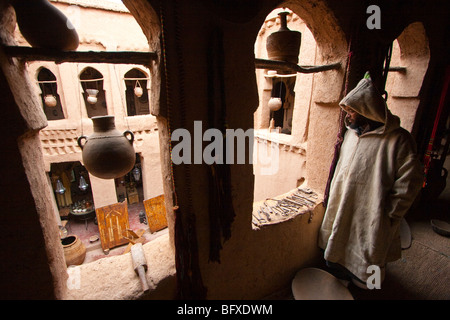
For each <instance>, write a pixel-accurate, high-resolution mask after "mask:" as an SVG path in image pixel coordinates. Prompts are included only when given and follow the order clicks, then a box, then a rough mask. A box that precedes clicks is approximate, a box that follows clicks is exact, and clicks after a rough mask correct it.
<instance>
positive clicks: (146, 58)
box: [2, 46, 158, 66]
mask: <svg viewBox="0 0 450 320" xmlns="http://www.w3.org/2000/svg"><path fill="white" fill-rule="evenodd" d="M2 49H3V51H4V52H5V54H6V55H7V56H10V57H16V58H20V59H23V60H25V61H54V62H55V63H57V64H59V63H63V62H81V63H112V64H139V65H144V66H150V63H151V61H153V60H156V59H158V55H157V54H156V53H155V52H135V51H60V50H52V49H44V48H33V47H19V46H3V47H2Z"/></svg>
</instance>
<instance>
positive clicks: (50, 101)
mask: <svg viewBox="0 0 450 320" xmlns="http://www.w3.org/2000/svg"><path fill="white" fill-rule="evenodd" d="M44 102H45V105H46V106H47V107H50V108H53V107H56V105H57V104H58V102H57V101H56V97H55V96H54V95H52V94H48V95H46V96H45V97H44Z"/></svg>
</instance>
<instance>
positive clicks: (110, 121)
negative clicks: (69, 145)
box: [78, 116, 136, 179]
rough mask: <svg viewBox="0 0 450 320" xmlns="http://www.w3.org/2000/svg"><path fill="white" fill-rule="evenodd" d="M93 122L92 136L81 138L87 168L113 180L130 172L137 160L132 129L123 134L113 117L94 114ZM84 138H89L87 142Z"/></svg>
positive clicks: (79, 139)
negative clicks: (117, 127)
mask: <svg viewBox="0 0 450 320" xmlns="http://www.w3.org/2000/svg"><path fill="white" fill-rule="evenodd" d="M92 122H93V124H94V132H93V133H92V135H90V136H89V137H86V136H81V137H79V138H78V145H79V146H80V148H81V149H82V151H83V153H82V158H83V163H84V166H85V167H86V169H87V171H89V173H90V174H92V175H94V176H96V177H98V178H101V179H114V178H118V177H121V176H124V175H125V174H127V173H128V172H130V171H131V169H133V167H134V164H135V162H136V153H135V151H134V148H133V141H134V135H133V132H131V131H129V130H127V131H125V132H123V133H120V132H119V131H118V130H117V129H116V126H115V123H114V116H98V117H92ZM128 136H129V137H130V138H128ZM83 140H85V141H86V142H85V143H84V144H83V143H82V141H83Z"/></svg>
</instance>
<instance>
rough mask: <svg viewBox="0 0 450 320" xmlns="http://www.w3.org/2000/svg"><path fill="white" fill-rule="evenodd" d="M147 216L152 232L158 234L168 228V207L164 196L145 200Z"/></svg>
mask: <svg viewBox="0 0 450 320" xmlns="http://www.w3.org/2000/svg"><path fill="white" fill-rule="evenodd" d="M144 207H145V214H146V215H147V223H148V226H149V228H150V232H151V233H153V232H156V231H159V230H161V229H164V228H166V227H167V219H166V206H165V205H164V195H160V196H157V197H155V198H152V199H148V200H144Z"/></svg>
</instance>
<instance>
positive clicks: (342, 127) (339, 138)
mask: <svg viewBox="0 0 450 320" xmlns="http://www.w3.org/2000/svg"><path fill="white" fill-rule="evenodd" d="M351 46H352V40H351V39H350V42H349V44H348V58H347V66H346V69H345V86H344V96H346V95H347V92H348V78H349V73H350V63H351V59H352V56H353V52H352V51H351ZM344 119H345V112H344V110H342V109H341V110H340V113H339V130H338V133H337V140H336V143H335V144H334V155H333V160H332V161H331V166H330V173H329V174H328V181H327V185H326V187H325V192H324V198H323V206H324V207H325V208H326V207H327V204H328V197H329V195H330V186H331V180H332V179H333V175H334V171H335V169H336V164H337V161H338V159H339V153H340V150H341V145H342V142H343V140H344V133H345V122H344Z"/></svg>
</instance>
